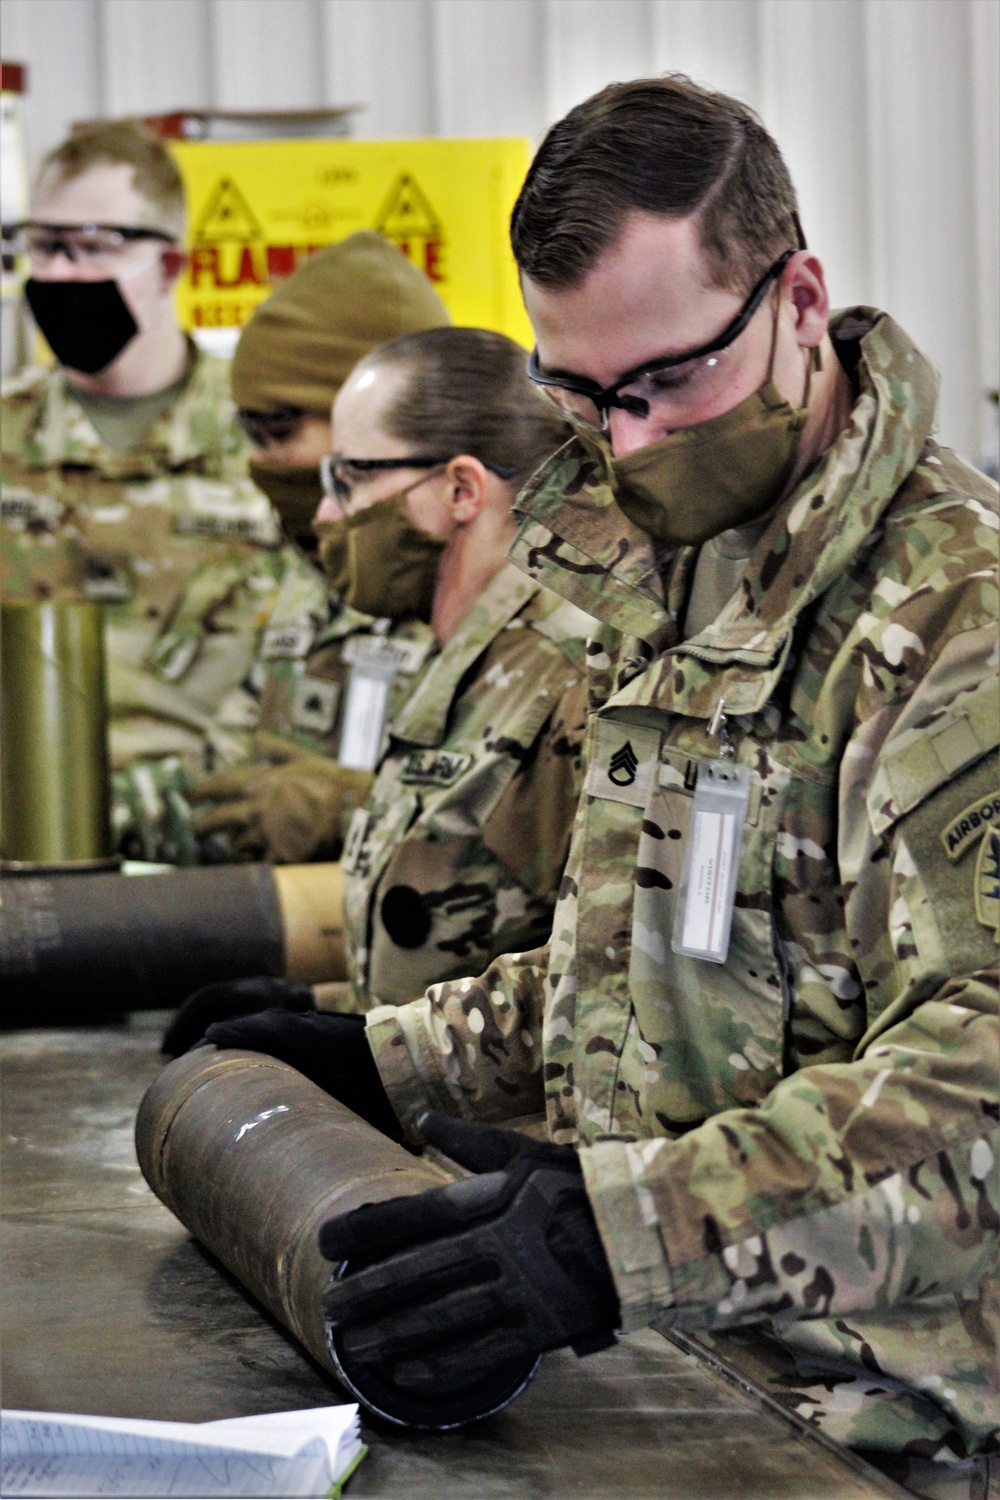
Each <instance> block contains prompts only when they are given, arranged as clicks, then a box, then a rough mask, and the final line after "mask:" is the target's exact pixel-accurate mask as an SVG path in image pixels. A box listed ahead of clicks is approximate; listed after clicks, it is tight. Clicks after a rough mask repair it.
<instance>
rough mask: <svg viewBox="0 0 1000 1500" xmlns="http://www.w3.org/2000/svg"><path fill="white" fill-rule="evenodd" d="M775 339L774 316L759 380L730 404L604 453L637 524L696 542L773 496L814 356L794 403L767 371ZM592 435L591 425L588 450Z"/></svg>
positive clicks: (793, 450)
mask: <svg viewBox="0 0 1000 1500" xmlns="http://www.w3.org/2000/svg"><path fill="white" fill-rule="evenodd" d="M776 343H777V323H775V337H774V339H772V342H771V358H770V361H769V364H768V371H767V377H766V379H765V381H764V384H763V385H762V386H761V387H760V389H759V390H756V391H754V393H753V394H752V395H750V396H748V397H747V398H746V400H745V401H741V402H740V404H739V405H738V406H734V407H733V409H732V411H727V412H723V414H722V415H721V416H719V417H711V418H709V420H708V421H707V422H699V423H698V424H697V425H696V426H694V427H683V428H681V429H680V430H679V431H677V432H671V433H669V434H668V435H667V436H666V437H665V438H661V439H660V441H659V442H657V443H651V444H650V445H649V447H648V448H639V449H637V450H636V452H634V453H629V454H627V455H626V456H625V457H624V458H613V457H611V456H610V453H609V452H608V453H605V455H604V462H605V464H606V465H607V469H608V474H609V478H610V481H611V485H612V487H613V489H614V494H615V499H616V501H617V502H618V505H619V506H620V507H621V509H622V510H623V511H624V512H625V514H626V515H627V516H628V518H629V520H630V521H632V522H634V524H635V525H636V526H638V527H639V528H640V529H641V530H642V531H645V532H647V533H648V534H649V535H650V536H653V537H656V538H657V540H659V541H661V542H669V543H672V544H673V545H674V546H697V545H699V544H700V543H701V542H705V541H708V539H709V537H713V536H718V535H719V533H720V532H723V531H728V530H729V529H730V528H731V527H733V526H744V525H746V524H747V523H748V522H749V521H753V520H756V519H757V517H758V516H762V515H764V514H765V513H766V512H767V511H768V510H770V509H771V507H772V506H773V505H774V504H775V503H776V502H777V500H778V499H779V497H780V495H781V492H782V490H783V489H784V488H785V486H786V484H787V483H788V480H789V478H790V477H791V473H792V470H793V469H794V467H795V460H796V457H797V455H798V451H799V443H800V442H801V439H802V429H803V428H804V427H805V424H806V416H807V413H808V410H809V388H810V385H811V382H812V370H813V363H812V359H810V363H809V366H808V372H807V375H806V389H805V396H804V398H803V405H802V407H801V408H800V409H798V410H796V408H795V407H793V406H791V405H790V404H789V403H788V402H787V401H786V400H785V398H784V396H783V395H782V394H781V392H780V391H779V389H778V387H777V386H776V385H775V383H774V380H773V378H772V374H773V370H774V351H775V345H776ZM593 438H594V434H593V432H591V434H590V435H589V442H587V446H588V447H591V451H593V446H592V445H593ZM585 441H587V440H586V439H585Z"/></svg>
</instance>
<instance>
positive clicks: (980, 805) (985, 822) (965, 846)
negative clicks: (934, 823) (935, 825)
mask: <svg viewBox="0 0 1000 1500" xmlns="http://www.w3.org/2000/svg"><path fill="white" fill-rule="evenodd" d="M998 824H1000V792H995V793H994V794H993V795H992V796H989V797H980V798H979V799H978V800H977V801H976V802H972V803H970V804H969V806H968V807H967V808H965V809H964V811H962V812H960V813H959V814H958V816H957V817H955V818H952V820H951V822H950V823H949V824H948V826H947V828H942V830H941V843H942V844H943V846H944V852H945V854H947V856H948V858H949V859H950V860H951V862H952V864H955V863H957V861H958V860H960V859H961V858H962V856H963V854H967V853H968V851H969V850H970V849H971V848H972V846H973V844H976V843H978V842H979V840H980V839H981V838H982V836H983V834H984V833H985V832H986V830H987V828H994V827H996V826H997V825H998Z"/></svg>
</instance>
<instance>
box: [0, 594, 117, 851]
mask: <svg viewBox="0 0 1000 1500" xmlns="http://www.w3.org/2000/svg"><path fill="white" fill-rule="evenodd" d="M0 684H2V692H0V701H2V709H0V765H2V798H0V805H2V811H0V851H2V857H3V860H4V862H5V863H8V864H10V865H12V866H14V867H17V866H21V865H29V866H30V865H41V866H46V865H49V866H51V865H55V866H60V867H65V866H69V867H73V866H78V867H80V868H95V867H97V868H100V867H101V866H107V865H109V864H111V863H114V846H113V844H112V840H111V824H110V817H109V806H110V791H109V779H108V750H107V691H106V687H105V669H104V624H103V617H102V611H101V606H100V605H99V604H96V603H92V602H90V601H87V600H53V601H49V602H45V603H19V604H4V605H3V607H2V612H0Z"/></svg>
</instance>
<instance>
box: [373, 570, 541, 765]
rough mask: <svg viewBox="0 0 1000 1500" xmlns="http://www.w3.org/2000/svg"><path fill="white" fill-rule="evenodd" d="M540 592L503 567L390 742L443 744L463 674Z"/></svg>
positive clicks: (426, 677) (397, 720) (395, 723)
mask: <svg viewBox="0 0 1000 1500" xmlns="http://www.w3.org/2000/svg"><path fill="white" fill-rule="evenodd" d="M538 592H539V585H538V584H537V583H534V582H533V581H532V580H531V579H530V578H526V577H525V576H524V574H523V573H520V572H518V570H517V568H515V567H512V565H511V564H510V563H504V565H503V567H502V568H501V569H500V572H499V573H497V574H496V576H495V577H494V578H491V579H490V581H489V583H488V584H487V585H486V587H485V589H484V590H483V592H482V593H481V594H480V596H479V598H478V599H477V600H476V602H475V604H474V605H473V606H472V608H471V609H470V610H469V612H468V614H467V615H466V616H465V618H464V620H462V622H461V624H460V625H459V627H458V629H457V630H456V631H455V634H454V635H453V636H452V637H451V639H450V640H449V641H448V643H447V645H445V646H444V648H443V649H442V651H441V654H440V656H438V657H436V658H435V660H434V661H433V662H432V664H431V666H430V667H429V668H428V670H427V672H426V673H425V674H424V676H423V678H422V679H421V681H420V684H419V686H418V687H417V690H416V692H415V693H414V694H413V696H412V697H411V698H410V699H409V700H408V702H407V703H406V704H405V705H404V707H403V709H402V710H401V712H400V713H398V714H397V715H396V717H395V719H394V720H393V724H392V731H391V732H392V737H393V739H399V740H406V741H407V743H409V744H414V745H424V746H427V747H428V748H431V747H433V746H435V745H440V744H441V742H442V741H443V739H444V737H445V733H446V731H447V728H448V718H449V715H450V713H451V708H452V704H453V703H454V701H455V696H456V694H457V692H458V688H459V684H460V683H461V681H462V679H463V678H464V676H465V674H466V673H467V672H468V670H469V668H470V667H471V666H472V665H473V663H474V662H475V661H476V660H477V658H478V657H480V656H481V655H482V654H483V652H484V651H485V650H486V648H487V647H488V646H490V645H492V643H493V642H494V641H495V640H496V638H497V636H498V635H499V634H500V632H501V630H503V629H504V627H505V626H507V625H509V624H510V622H511V620H513V619H514V617H515V615H518V614H520V612H521V610H522V609H523V608H524V606H525V605H526V604H527V603H528V601H529V599H533V598H534V597H535V595H536V594H537V593H538Z"/></svg>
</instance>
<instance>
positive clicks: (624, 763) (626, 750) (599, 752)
mask: <svg viewBox="0 0 1000 1500" xmlns="http://www.w3.org/2000/svg"><path fill="white" fill-rule="evenodd" d="M659 761H660V731H659V730H658V729H651V728H648V727H647V726H645V725H642V724H624V723H620V722H619V721H617V720H615V719H598V721H597V725H596V728H595V732H594V748H593V753H592V756H591V761H590V769H589V770H588V772H587V793H588V795H589V796H591V797H604V798H605V799H607V800H608V801H610V802H625V803H627V804H628V805H629V806H630V807H645V806H646V804H647V802H648V801H649V798H650V795H651V794H652V790H653V787H654V785H655V781H656V773H657V769H658V767H659Z"/></svg>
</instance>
